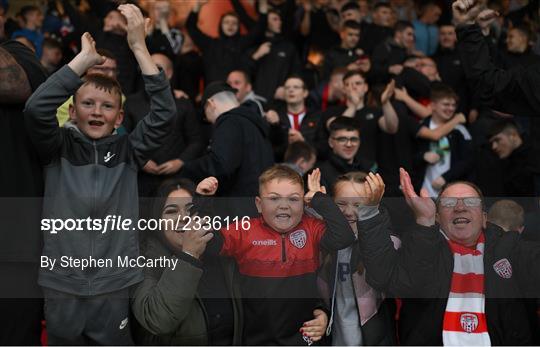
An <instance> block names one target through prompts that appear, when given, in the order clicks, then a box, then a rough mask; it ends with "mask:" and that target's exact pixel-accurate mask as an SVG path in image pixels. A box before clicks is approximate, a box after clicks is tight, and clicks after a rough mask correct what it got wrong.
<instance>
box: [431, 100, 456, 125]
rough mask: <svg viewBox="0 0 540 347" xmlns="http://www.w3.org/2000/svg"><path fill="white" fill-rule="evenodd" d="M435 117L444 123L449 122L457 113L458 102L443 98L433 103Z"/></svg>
mask: <svg viewBox="0 0 540 347" xmlns="http://www.w3.org/2000/svg"><path fill="white" fill-rule="evenodd" d="M431 108H432V110H433V117H435V118H436V119H437V120H439V121H442V122H447V121H449V120H450V119H452V117H453V116H454V113H456V100H455V99H453V98H442V99H439V100H436V101H433V102H432V103H431Z"/></svg>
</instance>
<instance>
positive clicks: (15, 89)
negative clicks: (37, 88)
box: [0, 48, 32, 104]
mask: <svg viewBox="0 0 540 347" xmlns="http://www.w3.org/2000/svg"><path fill="white" fill-rule="evenodd" d="M30 94H32V90H31V88H30V82H29V81H28V77H27V76H26V72H24V70H23V68H22V67H21V66H20V65H19V64H18V63H17V61H15V59H14V58H13V56H12V55H11V54H9V53H8V52H7V51H6V50H5V49H3V48H0V100H2V103H6V104H16V103H23V102H25V101H26V99H28V97H29V96H30Z"/></svg>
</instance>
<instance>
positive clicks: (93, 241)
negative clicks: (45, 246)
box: [90, 141, 98, 256]
mask: <svg viewBox="0 0 540 347" xmlns="http://www.w3.org/2000/svg"><path fill="white" fill-rule="evenodd" d="M92 146H93V147H94V161H95V165H96V166H95V167H94V194H93V199H94V207H93V209H92V210H93V214H94V215H96V206H97V196H96V194H97V188H98V179H97V174H98V168H97V165H98V150H97V146H96V141H92ZM95 238H96V236H95V233H94V232H91V233H90V255H91V256H93V255H94V243H95Z"/></svg>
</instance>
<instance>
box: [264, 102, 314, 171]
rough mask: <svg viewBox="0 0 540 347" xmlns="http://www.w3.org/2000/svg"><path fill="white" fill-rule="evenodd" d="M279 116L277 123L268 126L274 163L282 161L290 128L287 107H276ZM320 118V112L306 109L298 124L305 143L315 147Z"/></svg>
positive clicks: (287, 144)
mask: <svg viewBox="0 0 540 347" xmlns="http://www.w3.org/2000/svg"><path fill="white" fill-rule="evenodd" d="M276 111H277V113H278V115H279V123H278V124H275V125H271V126H270V137H271V140H272V145H273V147H274V154H275V156H276V161H282V159H283V155H284V154H285V151H286V150H287V147H288V146H289V129H290V128H292V124H291V121H290V120H289V117H288V115H287V106H286V105H279V106H278V107H276ZM319 118H320V112H312V111H310V110H309V109H306V115H305V116H304V118H303V119H302V123H300V132H301V133H302V136H304V139H305V140H306V142H307V143H309V144H310V145H312V146H315V136H316V135H317V127H318V122H319Z"/></svg>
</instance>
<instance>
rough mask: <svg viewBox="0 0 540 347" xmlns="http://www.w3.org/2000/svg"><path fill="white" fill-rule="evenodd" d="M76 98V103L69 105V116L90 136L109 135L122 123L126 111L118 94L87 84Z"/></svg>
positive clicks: (95, 137) (101, 136) (78, 92)
mask: <svg viewBox="0 0 540 347" xmlns="http://www.w3.org/2000/svg"><path fill="white" fill-rule="evenodd" d="M75 100H76V101H75V104H74V105H70V106H69V116H70V118H71V120H73V121H74V122H75V123H76V124H77V128H79V130H80V131H81V132H82V133H83V134H85V135H86V136H88V137H89V138H91V139H94V140H97V139H100V138H103V137H105V136H109V135H111V134H112V132H113V130H114V129H115V128H118V127H119V126H120V124H122V120H123V119H124V112H123V111H122V109H121V107H120V97H119V96H118V95H117V94H112V93H109V92H107V91H106V90H103V89H98V88H96V87H95V86H93V85H91V84H86V85H83V86H82V87H81V88H79V90H78V91H77V97H76V99H75Z"/></svg>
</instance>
